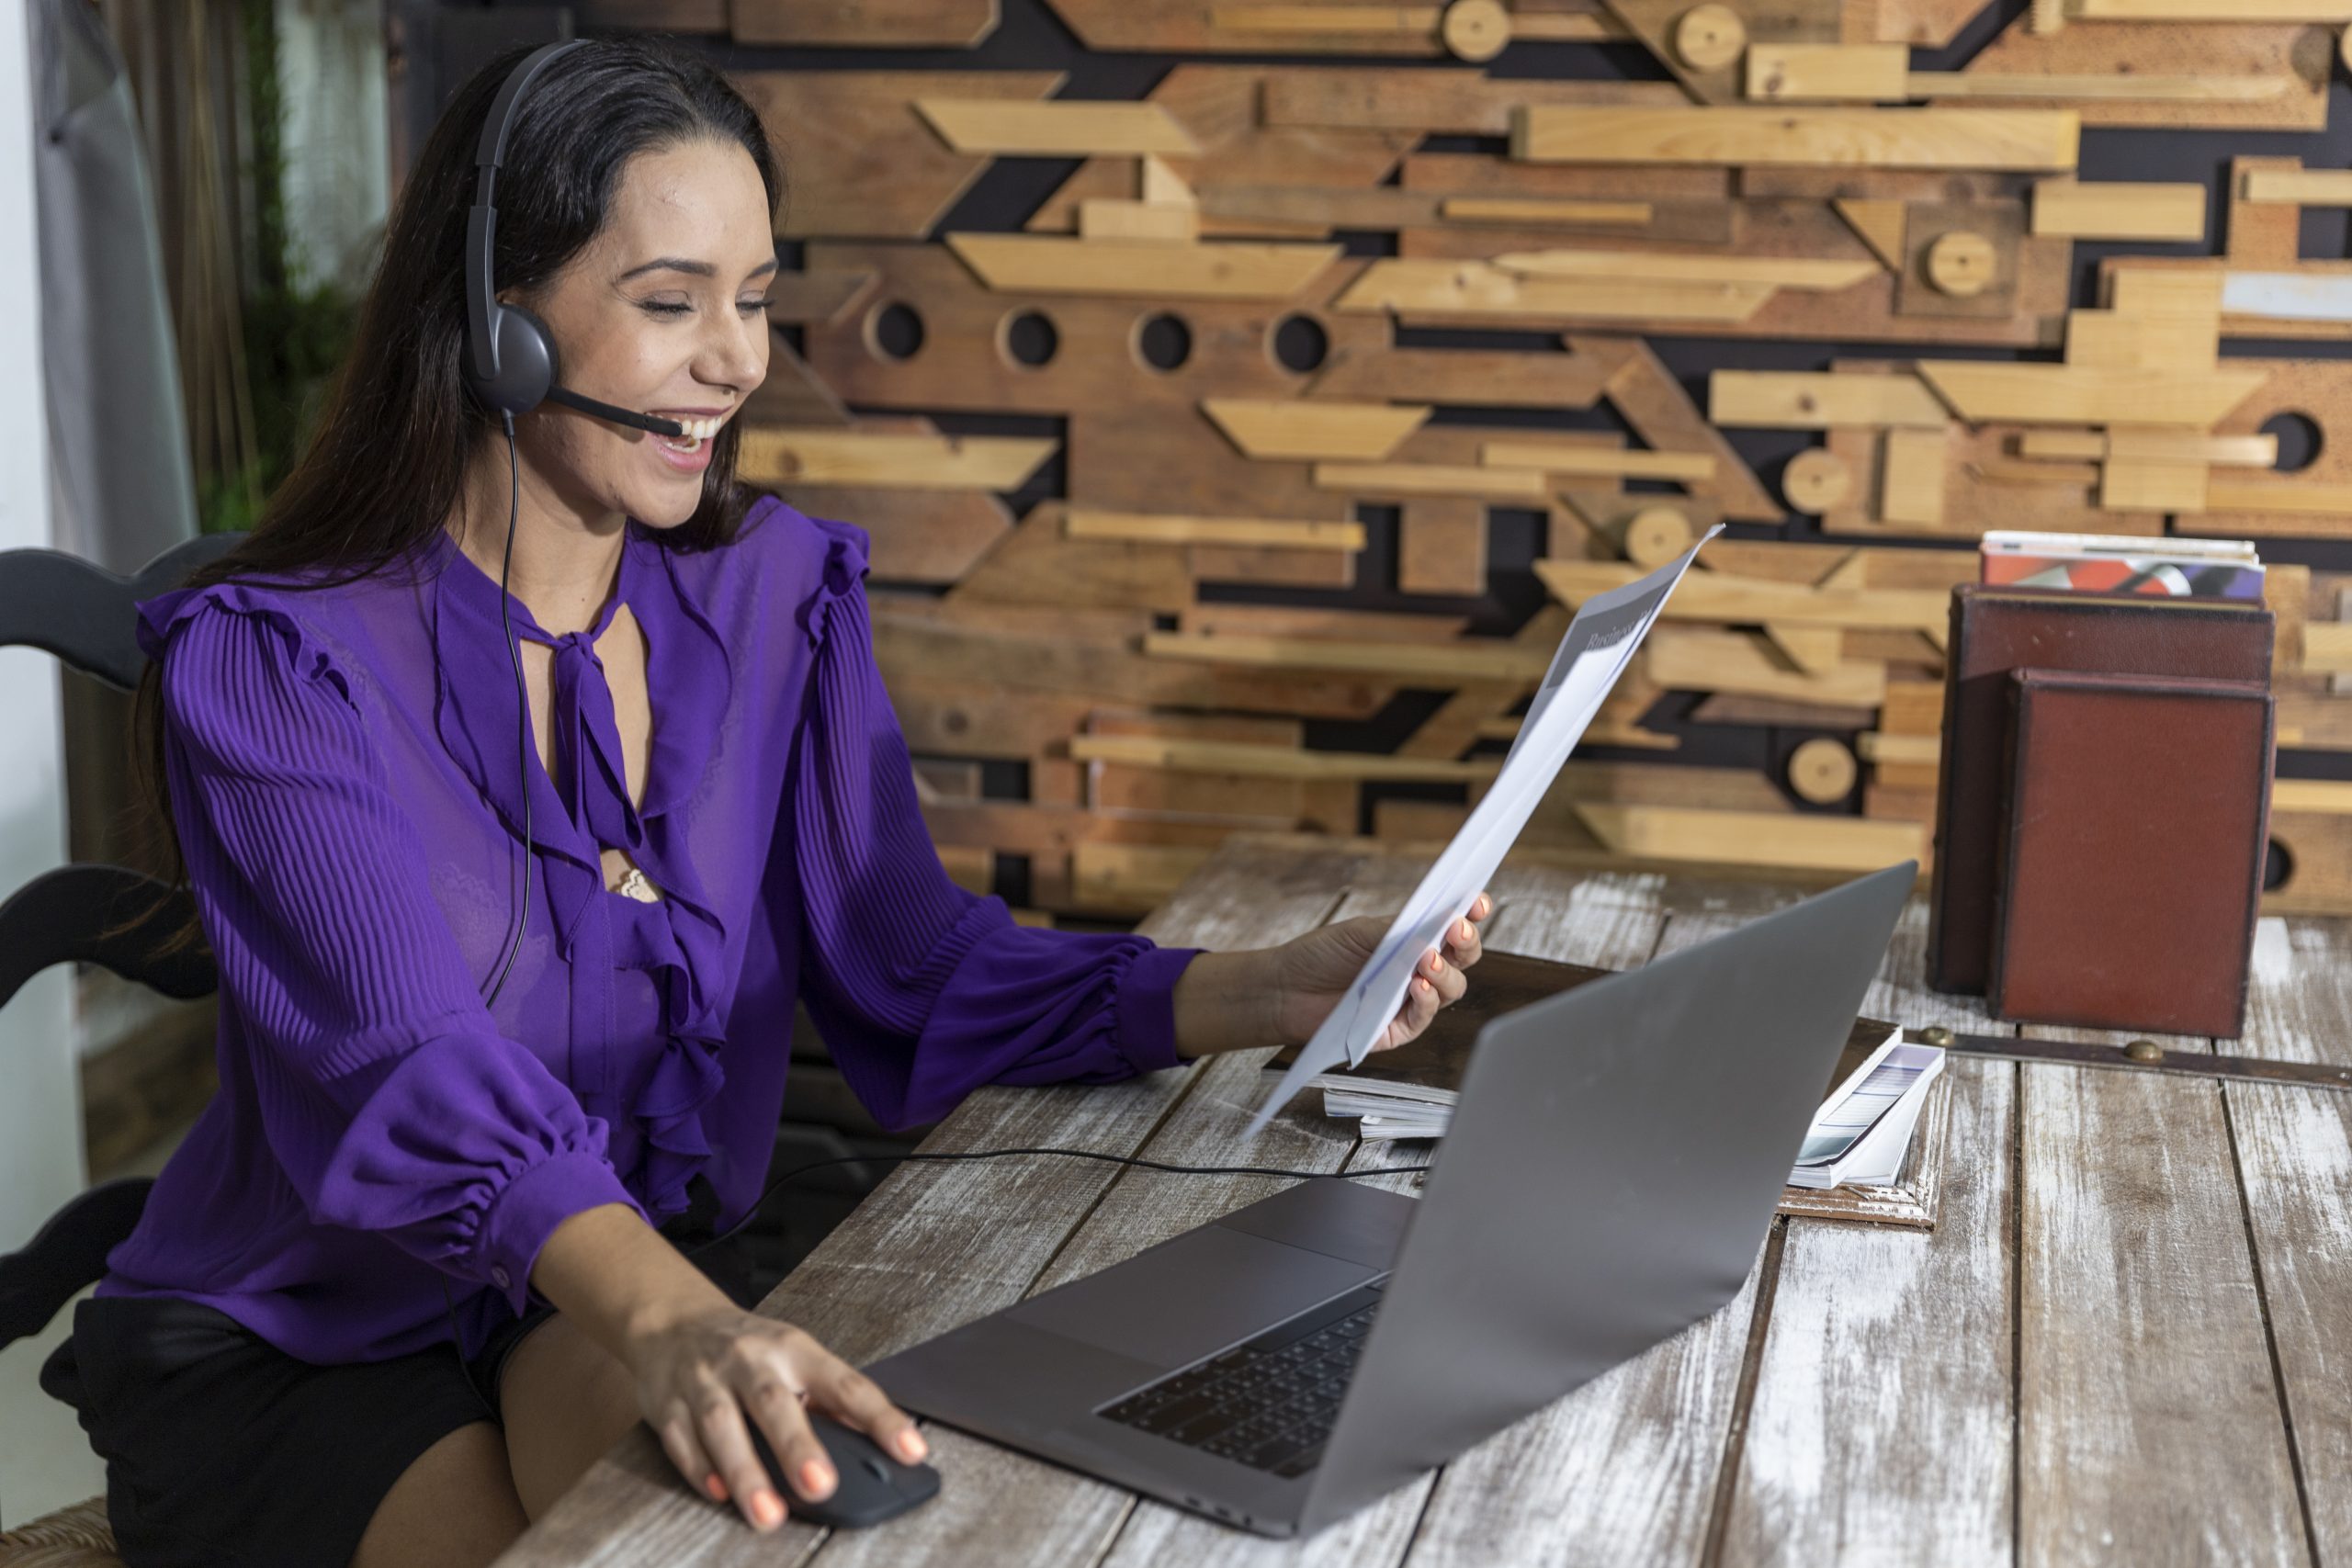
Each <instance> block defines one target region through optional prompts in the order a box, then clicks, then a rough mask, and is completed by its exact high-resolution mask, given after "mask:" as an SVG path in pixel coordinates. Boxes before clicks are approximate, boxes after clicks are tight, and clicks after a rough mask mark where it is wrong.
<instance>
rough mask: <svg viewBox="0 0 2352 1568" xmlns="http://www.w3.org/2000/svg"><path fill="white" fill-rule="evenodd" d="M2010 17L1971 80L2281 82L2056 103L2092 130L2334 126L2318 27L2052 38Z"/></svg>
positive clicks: (2076, 31)
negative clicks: (2222, 93) (2172, 95)
mask: <svg viewBox="0 0 2352 1568" xmlns="http://www.w3.org/2000/svg"><path fill="white" fill-rule="evenodd" d="M2224 3H2226V0H2224ZM2009 14H2010V15H2011V16H2012V17H2014V19H2013V20H2011V21H2010V22H2009V23H2008V25H2007V28H2004V29H2003V30H2002V31H2001V32H2000V34H1999V36H1997V37H1996V38H1995V39H1993V40H1992V41H1991V42H1990V43H1988V44H1986V45H1985V47H1984V48H1982V49H1980V50H1978V51H1975V53H1974V56H1973V58H1972V59H1971V60H1970V61H1969V62H1968V66H1967V71H1966V74H1968V75H1970V76H1985V77H1989V78H2010V79H2015V78H2018V77H2021V76H2040V77H2043V78H2045V79H2047V80H2049V81H2050V82H2052V85H2073V83H2072V82H2071V80H2070V79H2071V78H2075V77H2081V76H2097V77H2104V78H2107V79H2109V80H2110V81H2114V80H2116V79H2124V80H2128V81H2130V82H2134V83H2136V82H2140V81H2143V80H2154V81H2170V82H2179V81H2182V80H2183V79H2188V78H2194V79H2196V80H2198V81H2199V82H2214V83H2219V84H2222V85H2223V86H2224V87H2225V88H2226V89H2227V90H2229V91H2231V92H2232V93H2233V94H2235V93H2239V92H2242V91H2244V90H2247V89H2245V88H2244V87H2243V86H2242V85H2244V84H2248V83H2251V82H2253V81H2255V80H2256V79H2260V80H2266V81H2269V82H2274V83H2277V84H2278V85H2279V87H2280V89H2281V91H2280V92H2279V93H2278V95H2277V96H2267V97H2259V98H2245V97H2243V96H2238V97H2235V98H2233V99H2230V98H2225V99H2218V100H2217V99H2211V98H2204V99H2198V98H2188V99H2180V98H2176V99H2171V100H2161V99H2159V100H2149V99H2139V98H2128V97H2125V98H2115V97H2092V96H2074V97H2067V98H2064V99H2060V100H2055V103H2056V104H2059V105H2063V106H2064V107H2068V108H2072V109H2073V110H2074V111H2075V113H2076V114H2078V115H2080V116H2081V117H2082V122H2083V124H2084V125H2085V126H2086V127H2087V126H2136V127H2146V128H2152V129H2153V128H2161V129H2169V130H2188V129H2199V128H2201V129H2211V130H2222V129H2235V130H2320V129H2321V128H2322V127H2324V125H2325V123H2326V119H2327V100H2328V92H2327V85H2328V78H2329V76H2330V74H2331V73H2330V72H2329V70H2328V67H2327V63H2326V62H2325V61H2324V59H2323V58H2322V51H2323V50H2324V47H2325V46H2326V43H2327V39H2324V37H2322V36H2321V35H2319V34H2317V33H2315V32H2313V31H2312V30H2311V29H2310V28H2306V27H2301V26H2297V25H2294V24H2291V23H2285V24H2271V25H2268V26H2265V25H2261V24H2258V23H2253V22H2251V21H2249V22H2248V23H2246V24H2245V25H2238V26H2232V27H2226V28H2221V27H2211V28H2199V27H2120V26H2102V27H2078V28H2076V27H2070V28H2065V29H2064V31H2062V32H2058V33H2054V34H2047V33H2036V32H2034V31H2033V30H2032V27H2031V24H2030V18H2028V17H2021V16H2015V9H2014V7H2013V8H2012V10H2011V12H2010V13H2009ZM2107 90H2109V91H2126V92H2128V91H2132V90H2134V89H2132V88H2131V87H2127V86H2117V87H2113V88H2109V89H2107ZM1945 101H1948V102H1949V101H1955V100H1945ZM1959 101H1964V100H1959ZM2011 101H2012V102H2018V101H2020V100H2011ZM2022 101H2031V100H2022ZM2176 177H2177V176H2176Z"/></svg>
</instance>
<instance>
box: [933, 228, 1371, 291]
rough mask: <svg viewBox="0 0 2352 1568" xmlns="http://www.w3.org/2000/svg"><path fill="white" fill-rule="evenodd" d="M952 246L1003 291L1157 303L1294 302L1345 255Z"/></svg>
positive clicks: (1033, 243)
mask: <svg viewBox="0 0 2352 1568" xmlns="http://www.w3.org/2000/svg"><path fill="white" fill-rule="evenodd" d="M947 247H948V249H950V250H952V251H954V252H955V253H956V256H957V257H958V258H960V259H961V260H962V261H963V262H964V264H965V265H967V266H969V267H970V268H971V269H972V271H973V273H974V275H975V276H978V278H979V279H980V281H981V282H983V283H985V284H987V285H988V286H989V288H993V289H997V290H999V291H1011V292H1014V293H1046V294H1092V295H1110V296H1114V297H1120V298H1140V299H1290V298H1291V297H1293V296H1294V295H1296V294H1298V293H1299V292H1300V291H1301V290H1303V289H1305V288H1307V287H1308V285H1309V284H1311V283H1312V282H1313V281H1314V279H1315V276H1316V275H1317V273H1320V272H1321V271H1322V270H1323V269H1324V268H1325V267H1327V266H1329V265H1331V263H1333V262H1334V261H1336V260H1338V259H1339V255H1340V247H1339V246H1337V245H1311V244H1310V245H1285V244H1272V243H1257V242H1251V241H1226V242H1220V243H1213V244H1199V245H1177V244H1164V243H1157V242H1153V241H1148V240H1127V241H1118V240H1070V239H1063V238H1061V237H1060V236H1058V235H1053V234H979V233H968V232H959V233H954V234H950V235H948V236H947Z"/></svg>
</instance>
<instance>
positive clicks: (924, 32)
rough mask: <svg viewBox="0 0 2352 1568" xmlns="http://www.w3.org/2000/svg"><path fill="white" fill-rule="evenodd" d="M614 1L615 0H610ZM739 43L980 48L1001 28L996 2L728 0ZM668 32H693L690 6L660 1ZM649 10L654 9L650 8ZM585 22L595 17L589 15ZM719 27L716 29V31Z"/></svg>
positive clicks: (732, 27)
mask: <svg viewBox="0 0 2352 1568" xmlns="http://www.w3.org/2000/svg"><path fill="white" fill-rule="evenodd" d="M723 3H724V5H725V6H726V8H727V15H728V28H729V31H731V32H732V33H733V34H734V37H735V41H736V42H737V43H752V44H782V45H787V46H797V47H802V48H807V47H811V46H816V47H823V48H831V49H843V48H859V47H863V48H866V49H977V48H978V47H979V45H980V43H981V42H982V41H983V40H984V39H987V38H988V37H989V34H991V33H993V32H995V31H996V28H997V20H998V17H997V0H831V3H830V4H827V5H823V6H809V5H805V4H802V3H801V0H723ZM605 4H610V0H605ZM655 5H656V6H658V13H657V14H659V15H660V16H661V17H662V19H661V20H659V21H653V22H650V23H649V24H648V25H651V26H656V27H659V28H661V29H662V31H664V32H684V31H688V30H690V28H689V22H688V16H687V13H688V12H689V10H690V8H691V7H690V6H684V5H681V4H680V0H655ZM649 8H650V7H649ZM581 20H582V22H588V21H591V20H592V18H591V17H587V16H583V17H581ZM712 30H714V31H715V30H717V29H715V28H714V29H712Z"/></svg>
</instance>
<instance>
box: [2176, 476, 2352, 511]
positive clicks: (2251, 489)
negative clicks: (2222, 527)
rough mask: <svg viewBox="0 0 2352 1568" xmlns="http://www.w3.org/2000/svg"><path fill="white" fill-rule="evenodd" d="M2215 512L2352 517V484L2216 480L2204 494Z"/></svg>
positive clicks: (2288, 480)
mask: <svg viewBox="0 0 2352 1568" xmlns="http://www.w3.org/2000/svg"><path fill="white" fill-rule="evenodd" d="M2205 502H2206V505H2207V506H2208V507H2209V508H2210V509H2211V510H2212V511H2215V512H2257V513H2279V514H2283V515H2288V516H2293V517H2308V518H2318V517H2329V518H2338V517H2347V516H2352V484H2323V483H2315V482H2313V481H2312V480H2309V479H2277V480H2271V479H2238V478H2216V479H2214V480H2213V483H2212V485H2211V489H2209V490H2208V491H2207V492H2206V497H2205Z"/></svg>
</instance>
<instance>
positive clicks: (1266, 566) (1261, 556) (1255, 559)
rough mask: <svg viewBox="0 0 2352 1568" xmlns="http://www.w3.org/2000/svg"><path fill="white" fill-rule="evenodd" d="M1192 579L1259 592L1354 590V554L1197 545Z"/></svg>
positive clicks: (1193, 553) (1242, 546) (1317, 550)
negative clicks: (1248, 587) (1244, 585)
mask: <svg viewBox="0 0 2352 1568" xmlns="http://www.w3.org/2000/svg"><path fill="white" fill-rule="evenodd" d="M1192 556H1193V579H1194V580H1195V581H1201V582H1246V583H1249V584H1250V585H1251V586H1253V587H1258V588H1353V587H1354V586H1355V583H1356V553H1355V552H1354V551H1353V550H1339V551H1334V550H1326V549H1284V548H1281V547H1272V546H1260V545H1209V544H1203V545H1194V546H1193V547H1192Z"/></svg>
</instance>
